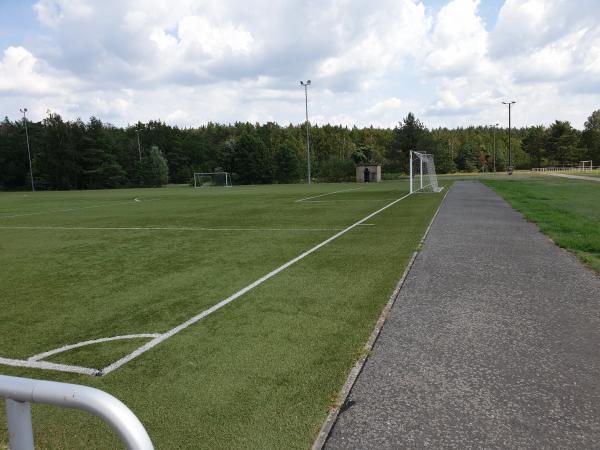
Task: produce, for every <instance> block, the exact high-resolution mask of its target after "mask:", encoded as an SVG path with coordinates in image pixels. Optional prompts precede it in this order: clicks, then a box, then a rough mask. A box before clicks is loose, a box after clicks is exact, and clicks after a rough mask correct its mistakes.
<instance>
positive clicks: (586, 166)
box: [579, 160, 594, 172]
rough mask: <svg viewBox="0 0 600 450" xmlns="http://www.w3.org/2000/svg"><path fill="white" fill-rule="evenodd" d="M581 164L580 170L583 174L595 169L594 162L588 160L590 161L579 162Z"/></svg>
mask: <svg viewBox="0 0 600 450" xmlns="http://www.w3.org/2000/svg"><path fill="white" fill-rule="evenodd" d="M579 164H580V170H581V171H583V172H585V171H588V172H591V171H592V169H593V167H594V166H592V161H591V160H588V161H579Z"/></svg>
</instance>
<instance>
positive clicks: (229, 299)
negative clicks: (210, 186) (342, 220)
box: [101, 194, 411, 375]
mask: <svg viewBox="0 0 600 450" xmlns="http://www.w3.org/2000/svg"><path fill="white" fill-rule="evenodd" d="M410 195H411V194H406V195H405V196H403V197H400V198H398V199H396V200H394V201H393V202H391V203H388V204H387V205H385V206H384V207H383V208H380V209H378V210H377V211H375V212H373V213H371V214H369V215H368V216H366V217H363V218H362V219H360V220H359V221H358V222H355V223H353V224H352V225H350V226H349V227H347V228H345V229H343V230H342V231H340V232H339V233H336V234H334V235H333V236H331V237H330V238H328V239H325V240H324V241H323V242H321V243H320V244H317V245H315V246H314V247H313V248H311V249H310V250H307V251H305V252H304V253H302V254H300V255H298V256H296V257H295V258H293V259H291V260H289V261H288V262H286V263H285V264H283V265H281V266H279V267H278V268H277V269H275V270H273V271H271V272H269V273H268V274H266V275H265V276H263V277H261V278H259V279H258V280H256V281H255V282H254V283H252V284H249V285H248V286H246V287H245V288H243V289H240V290H239V291H237V292H236V293H235V294H233V295H231V296H229V297H227V298H226V299H225V300H222V301H220V302H219V303H217V304H216V305H214V306H212V307H210V308H208V309H206V310H204V311H202V312H201V313H200V314H197V315H195V316H194V317H192V318H191V319H189V320H186V321H185V322H183V323H182V324H180V325H177V326H176V327H175V328H172V329H170V330H169V331H167V332H166V333H163V334H161V335H160V336H158V337H156V338H154V339H152V340H151V341H149V342H147V343H146V344H144V345H142V346H141V347H139V348H137V349H136V350H134V351H133V352H131V353H130V354H129V355H126V356H124V357H123V358H121V359H119V360H117V361H115V362H114V363H112V364H110V365H108V366H106V367H105V368H104V369H102V370H101V374H102V375H106V374H108V373H110V372H112V371H113V370H115V369H118V368H119V367H121V366H122V365H123V364H127V363H128V362H129V361H131V360H133V359H134V358H137V357H138V356H140V355H141V354H142V353H145V352H147V351H148V350H150V349H151V348H153V347H155V346H157V345H158V344H160V343H161V342H163V341H164V340H166V339H169V338H170V337H172V336H173V335H175V334H177V333H179V332H180V331H182V330H184V329H185V328H187V327H189V326H190V325H192V324H194V323H196V322H198V321H199V320H200V319H203V318H204V317H206V316H208V315H209V314H212V313H213V312H215V311H218V310H219V309H221V308H222V307H223V306H225V305H227V304H229V303H231V302H232V301H234V300H235V299H237V298H239V297H241V296H242V295H244V294H245V293H246V292H248V291H251V290H252V289H254V288H255V287H257V286H259V285H261V284H263V283H264V282H265V281H267V280H268V279H270V278H272V277H274V276H275V275H277V274H278V273H279V272H282V271H284V270H285V269H287V268H288V267H290V266H291V265H292V264H295V263H297V262H298V261H300V260H301V259H304V258H306V257H307V256H308V255H310V254H311V253H314V252H316V251H317V250H319V249H320V248H321V247H324V246H325V245H327V244H329V243H330V242H331V241H333V240H335V239H337V238H339V237H340V236H343V235H344V234H346V233H347V232H348V231H350V230H352V229H353V228H356V227H357V226H359V225H360V224H362V223H364V222H366V221H368V220H369V219H370V218H372V217H374V216H376V215H377V214H379V213H380V212H382V211H385V210H386V209H388V208H389V207H391V206H393V205H395V204H396V203H398V202H400V201H402V200H404V199H405V198H406V197H408V196H410Z"/></svg>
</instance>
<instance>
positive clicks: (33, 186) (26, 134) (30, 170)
mask: <svg viewBox="0 0 600 450" xmlns="http://www.w3.org/2000/svg"><path fill="white" fill-rule="evenodd" d="M19 111H21V112H22V113H23V123H24V124H25V138H26V140H27V157H28V158H29V175H30V176H31V192H35V185H34V184H33V168H32V166H31V150H30V149H29V131H28V130H27V116H26V113H27V108H23V109H20V110H19Z"/></svg>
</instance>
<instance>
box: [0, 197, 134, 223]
mask: <svg viewBox="0 0 600 450" xmlns="http://www.w3.org/2000/svg"><path fill="white" fill-rule="evenodd" d="M130 202H131V200H127V201H122V202H121V201H119V202H107V203H101V204H99V205H91V206H82V207H80V208H67V209H51V210H49V211H38V212H32V213H24V214H13V215H11V216H0V219H10V218H12V217H26V216H37V215H39V214H53V213H61V212H70V211H79V210H81V209H90V208H101V207H103V206H107V205H115V204H120V203H130Z"/></svg>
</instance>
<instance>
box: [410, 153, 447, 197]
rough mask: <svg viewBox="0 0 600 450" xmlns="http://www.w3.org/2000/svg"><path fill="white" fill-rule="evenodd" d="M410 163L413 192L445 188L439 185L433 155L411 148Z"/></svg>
mask: <svg viewBox="0 0 600 450" xmlns="http://www.w3.org/2000/svg"><path fill="white" fill-rule="evenodd" d="M408 165H409V177H408V178H409V184H410V193H411V194H413V193H416V192H440V191H441V190H442V189H444V188H443V187H440V186H439V185H438V179H437V173H436V172H435V162H434V158H433V155H431V154H429V153H423V152H417V151H414V150H411V151H410V160H409V164H408Z"/></svg>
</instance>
